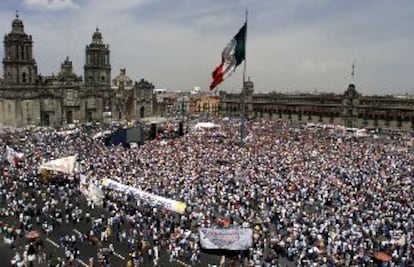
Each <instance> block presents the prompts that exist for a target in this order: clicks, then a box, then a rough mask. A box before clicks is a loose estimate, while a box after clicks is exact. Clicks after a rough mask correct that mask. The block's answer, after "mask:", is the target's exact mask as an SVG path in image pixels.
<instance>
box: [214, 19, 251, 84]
mask: <svg viewBox="0 0 414 267" xmlns="http://www.w3.org/2000/svg"><path fill="white" fill-rule="evenodd" d="M246 30H247V23H244V25H243V27H241V29H240V30H239V32H238V33H237V34H236V35H235V36H234V37H233V39H232V40H231V41H230V43H228V44H227V45H226V47H225V48H224V50H223V52H222V53H221V64H220V65H218V66H217V67H216V69H215V70H214V71H213V73H212V76H213V81H212V82H211V84H210V90H213V89H214V88H215V87H216V86H217V85H219V84H220V83H221V82H222V81H224V80H225V79H226V78H227V77H229V76H230V75H231V74H232V73H233V72H234V71H235V70H236V68H237V66H238V65H240V63H242V62H243V60H244V59H245V57H246Z"/></svg>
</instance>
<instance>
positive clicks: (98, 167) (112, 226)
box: [0, 120, 414, 266]
mask: <svg viewBox="0 0 414 267" xmlns="http://www.w3.org/2000/svg"><path fill="white" fill-rule="evenodd" d="M216 123H218V124H219V125H220V127H219V128H214V129H201V130H194V129H193V128H192V125H191V123H188V124H187V125H186V127H187V130H188V132H187V134H185V135H184V136H183V137H180V138H175V139H168V140H163V139H160V138H157V139H155V140H152V141H148V142H146V143H145V144H144V145H142V146H139V147H135V148H123V147H121V146H116V147H107V146H105V145H104V144H103V142H102V140H100V139H93V136H94V135H95V134H96V133H97V132H99V131H103V130H106V129H103V128H102V126H97V127H79V128H77V129H76V130H75V131H71V132H66V133H65V132H62V131H58V130H55V129H37V130H35V129H32V130H23V131H21V132H9V131H5V132H3V133H2V134H1V135H0V138H1V139H2V140H1V141H2V143H3V144H7V145H9V146H10V147H12V148H13V149H15V150H16V151H20V152H23V153H24V154H25V157H24V159H23V160H21V161H20V162H18V166H16V167H13V166H11V165H10V164H8V163H7V161H6V160H3V163H2V169H3V174H2V175H3V178H2V179H0V186H1V188H2V190H1V191H0V201H1V202H6V203H7V207H6V208H3V209H1V215H2V216H5V217H7V216H16V218H18V220H19V223H20V227H19V229H21V231H22V232H23V233H25V232H27V231H30V230H31V229H32V224H35V223H38V224H40V225H41V226H42V229H43V231H44V233H45V234H47V235H48V234H50V232H53V231H54V230H55V229H56V228H58V227H61V224H65V223H69V222H71V223H87V225H88V227H89V231H88V233H86V234H84V235H79V236H76V235H73V236H63V237H62V238H61V240H59V242H60V244H61V245H62V246H63V247H64V248H65V251H66V252H65V255H66V257H65V258H64V259H62V261H65V262H66V263H67V262H74V260H75V258H76V257H77V256H78V255H79V253H81V251H79V249H78V243H79V242H85V241H88V242H90V243H91V244H94V242H103V243H110V241H108V238H109V237H114V238H116V240H117V241H118V242H124V243H126V244H127V245H128V250H129V252H130V253H129V255H128V257H127V259H126V261H127V264H128V266H140V264H143V263H145V262H150V263H151V265H152V266H159V265H162V263H161V262H160V260H159V259H160V255H161V253H164V252H165V253H166V254H167V255H168V261H169V262H171V263H172V262H175V261H177V260H180V261H183V262H187V263H188V264H190V265H191V266H199V265H200V264H202V262H201V261H202V257H201V255H202V254H203V253H204V251H203V249H202V248H201V247H200V244H199V236H198V229H199V228H200V227H207V228H252V229H254V234H253V247H252V248H251V249H249V250H248V251H240V252H239V253H230V254H226V253H225V252H224V255H225V256H226V257H223V258H222V259H221V260H220V259H219V260H218V262H216V264H217V265H221V266H227V265H228V264H230V265H231V264H233V265H234V266H238V265H237V264H239V263H243V264H245V266H278V264H281V263H280V262H281V261H280V260H281V259H282V258H283V259H287V261H286V262H292V264H293V265H294V266H375V265H376V264H381V265H379V266H413V265H414V260H413V249H414V247H413V239H414V237H413V229H414V225H413V219H414V207H413V205H414V180H413V174H414V169H413V166H414V165H413V163H414V161H413V160H414V153H413V152H412V150H410V149H407V144H406V143H405V140H403V139H402V138H394V139H391V138H389V137H388V138H382V137H380V138H378V136H376V137H375V138H374V137H373V136H368V137H364V138H355V137H353V136H349V135H347V134H346V132H345V131H344V130H343V129H342V128H341V129H339V128H334V127H329V128H327V127H305V126H304V125H292V124H289V123H284V122H274V121H249V122H247V124H246V126H247V132H248V133H249V134H248V136H247V138H246V139H245V140H244V142H243V144H240V142H239V136H238V134H237V131H238V127H239V124H238V121H235V120H234V121H233V120H217V121H216ZM73 154H77V155H78V165H79V166H78V172H76V174H74V175H67V174H60V173H51V174H50V173H49V174H48V177H47V179H46V178H45V175H43V176H42V175H39V173H40V171H39V165H40V164H41V163H42V162H45V161H48V160H51V159H57V158H60V157H64V156H69V155H73ZM81 175H84V176H86V177H87V179H88V182H89V183H96V184H97V185H99V184H100V181H101V180H102V179H103V178H110V179H113V180H116V181H119V182H121V183H124V184H127V185H130V186H133V187H136V188H139V189H141V190H144V191H147V192H151V193H153V194H156V195H160V196H164V197H167V198H170V199H175V200H179V201H183V202H185V203H186V204H187V210H186V212H185V213H184V214H178V213H174V212H172V211H168V210H166V209H164V208H162V207H159V206H156V207H154V206H151V205H150V203H146V202H145V201H143V200H139V199H135V198H134V197H133V196H132V195H129V194H126V193H124V192H118V191H112V190H107V189H105V188H103V193H104V199H103V208H104V209H105V210H106V213H103V214H102V215H101V216H92V215H91V213H92V212H91V210H93V209H95V208H96V207H94V206H95V203H94V202H93V201H92V200H91V199H88V208H87V209H82V208H81V207H80V206H79V204H78V200H79V198H80V197H78V195H79V178H80V176H81ZM45 180H47V181H46V182H45ZM52 180H58V181H59V183H58V184H57V185H56V186H50V185H49V184H50V183H51V182H52ZM13 186H14V187H15V188H14V190H7V189H6V188H12V187H13ZM19 186H20V189H17V188H18V187H19ZM22 187H23V188H22ZM25 187H30V188H34V189H35V190H38V191H39V192H42V193H41V194H40V195H36V196H35V195H27V194H22V193H21V190H23V191H24V188H25ZM40 203H42V204H41V205H40ZM59 203H62V205H60V204H59ZM51 217H52V218H53V220H51V219H50V218H51ZM2 230H4V231H3V232H4V233H5V236H6V235H7V229H6V228H5V227H4V228H3V229H2ZM23 233H20V234H21V235H22V234H23ZM13 234H14V235H16V234H15V232H13ZM13 234H10V235H7V236H8V237H10V238H11V240H15V238H16V237H15V236H14V237H13ZM92 237H96V238H95V239H94V238H92ZM7 240H9V239H7ZM108 245H109V246H108V249H106V250H103V249H102V250H101V251H99V255H98V256H96V255H91V256H92V257H95V259H94V258H91V262H99V264H101V265H100V266H109V264H110V263H109V261H110V260H109V257H107V255H110V254H111V253H113V251H114V248H113V244H108ZM30 246H32V247H31V252H33V251H38V252H39V254H38V256H37V257H38V258H39V259H36V260H41V261H45V256H42V255H43V254H42V253H43V250H42V249H41V244H40V245H39V244H36V245H35V244H34V243H32V244H30ZM111 246H112V247H111ZM39 247H40V248H39ZM26 254H27V253H26ZM380 256H381V257H380ZM28 260H29V259H28V258H27V256H25V261H26V262H27V261H28ZM20 261H23V257H21V256H20V255H19V256H18V260H15V262H20ZM226 264H227V265H226ZM16 266H18V265H16ZM20 266H23V265H20Z"/></svg>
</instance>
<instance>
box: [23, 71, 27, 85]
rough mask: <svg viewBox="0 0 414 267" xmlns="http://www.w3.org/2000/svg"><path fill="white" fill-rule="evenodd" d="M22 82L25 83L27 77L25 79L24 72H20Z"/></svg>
mask: <svg viewBox="0 0 414 267" xmlns="http://www.w3.org/2000/svg"><path fill="white" fill-rule="evenodd" d="M22 82H23V83H26V82H27V79H26V72H23V74H22Z"/></svg>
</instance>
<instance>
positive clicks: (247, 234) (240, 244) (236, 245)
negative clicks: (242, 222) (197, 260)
mask: <svg viewBox="0 0 414 267" xmlns="http://www.w3.org/2000/svg"><path fill="white" fill-rule="evenodd" d="M199 233H200V243H201V247H202V248H205V249H227V250H246V249H249V248H251V247H252V245H253V230H252V229H250V228H241V229H213V228H201V229H200V231H199Z"/></svg>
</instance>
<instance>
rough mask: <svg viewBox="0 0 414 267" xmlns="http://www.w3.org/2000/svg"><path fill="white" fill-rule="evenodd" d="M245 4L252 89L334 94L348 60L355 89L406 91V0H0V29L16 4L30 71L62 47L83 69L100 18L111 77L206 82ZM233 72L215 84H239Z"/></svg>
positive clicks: (57, 59) (183, 84)
mask: <svg viewBox="0 0 414 267" xmlns="http://www.w3.org/2000/svg"><path fill="white" fill-rule="evenodd" d="M246 8H247V9H248V10H249V21H248V32H247V75H248V76H251V79H252V80H253V81H254V83H255V89H256V91H263V92H267V91H272V90H276V91H284V92H288V91H315V89H316V90H318V91H323V92H337V93H341V92H343V91H344V90H345V89H346V87H347V85H348V83H350V82H351V75H350V74H351V70H352V69H351V66H352V64H353V63H355V74H356V75H355V83H356V86H357V90H359V91H360V92H361V93H363V94H384V93H409V94H414V51H413V50H414V34H413V33H414V1H412V0H407V1H402V0H401V1H400V0H363V1H362V0H347V1H341V0H285V1H277V0H225V1H224V0H1V1H0V33H1V34H3V35H4V34H7V33H9V32H10V30H11V22H12V20H13V19H14V17H15V10H19V14H20V18H21V19H22V20H23V22H24V25H25V31H26V33H28V34H31V35H32V36H33V39H34V55H35V58H36V61H37V64H38V68H39V69H38V70H39V73H41V74H42V75H50V74H51V73H52V72H54V73H57V72H58V71H59V68H60V63H61V62H62V61H63V60H64V58H65V57H66V56H69V57H70V58H71V59H72V61H73V64H74V68H75V72H76V73H77V74H78V75H82V76H83V64H84V61H85V59H84V57H85V56H84V53H85V46H86V45H87V44H89V43H90V42H91V39H92V34H93V32H94V31H95V28H96V27H99V29H100V31H101V32H102V34H103V39H104V42H105V43H107V44H109V45H110V49H111V64H112V77H114V76H115V75H117V74H118V73H119V69H120V68H126V69H127V74H128V75H129V76H130V77H131V78H132V79H134V80H139V79H141V78H145V79H147V80H149V81H151V82H153V83H154V84H155V86H156V87H157V88H167V89H171V90H190V89H192V88H193V87H194V86H200V87H201V88H202V89H205V88H208V85H209V83H210V82H211V72H212V71H213V69H214V68H215V66H216V65H217V64H218V63H219V62H220V54H221V51H222V49H223V48H224V46H225V45H226V44H227V43H228V42H229V41H230V39H231V38H232V37H233V36H234V34H236V32H237V31H238V30H239V28H240V27H241V26H242V24H243V22H244V12H245V10H246ZM3 54H4V51H3V49H1V50H0V57H1V58H3ZM242 71H243V69H242V66H240V67H239V68H238V69H237V70H236V72H235V73H234V74H233V75H232V76H231V77H230V78H228V79H227V80H226V81H225V82H224V83H222V84H221V85H220V86H219V87H218V88H219V90H227V91H234V92H237V91H239V90H240V88H241V85H242V82H241V80H242Z"/></svg>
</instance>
